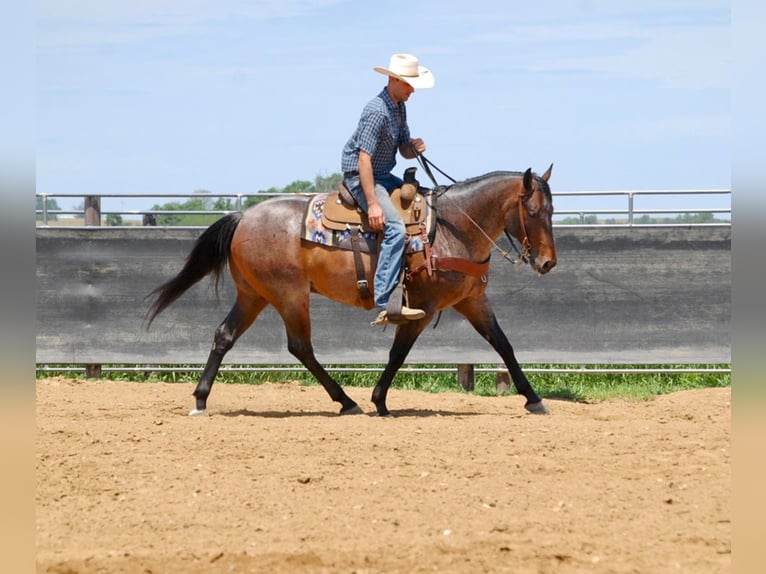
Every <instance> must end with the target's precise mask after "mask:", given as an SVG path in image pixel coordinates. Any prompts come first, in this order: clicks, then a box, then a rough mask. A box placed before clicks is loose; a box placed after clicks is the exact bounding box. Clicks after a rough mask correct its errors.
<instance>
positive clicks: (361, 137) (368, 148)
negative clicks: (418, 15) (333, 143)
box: [341, 88, 410, 177]
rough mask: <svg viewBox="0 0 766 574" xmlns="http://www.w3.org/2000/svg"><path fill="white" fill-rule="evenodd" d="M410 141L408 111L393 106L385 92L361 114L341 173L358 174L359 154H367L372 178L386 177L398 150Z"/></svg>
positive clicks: (346, 146)
mask: <svg viewBox="0 0 766 574" xmlns="http://www.w3.org/2000/svg"><path fill="white" fill-rule="evenodd" d="M409 141H410V128H409V127H408V126H407V108H406V107H405V106H404V102H401V103H400V104H398V105H397V104H394V101H393V100H392V99H391V96H389V95H388V92H387V91H386V90H385V88H384V89H383V91H382V92H380V93H379V94H378V95H377V96H376V97H374V98H373V99H372V100H370V102H369V103H368V104H367V105H366V106H365V107H364V110H362V117H361V118H359V125H358V126H357V128H356V131H355V132H354V133H353V135H352V136H351V137H350V138H349V140H348V141H347V142H346V145H345V146H344V147H343V156H342V158H341V170H342V171H343V172H344V173H346V172H349V171H357V170H358V169H359V150H364V151H365V152H367V153H368V154H370V157H371V158H372V173H373V175H374V176H376V177H378V176H382V175H387V174H389V173H391V171H393V169H394V166H395V165H396V152H397V151H398V149H399V146H400V145H401V144H403V143H407V142H409Z"/></svg>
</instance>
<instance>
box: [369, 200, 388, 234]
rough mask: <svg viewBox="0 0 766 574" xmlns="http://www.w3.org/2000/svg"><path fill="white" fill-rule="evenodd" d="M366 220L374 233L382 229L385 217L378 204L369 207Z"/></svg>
mask: <svg viewBox="0 0 766 574" xmlns="http://www.w3.org/2000/svg"><path fill="white" fill-rule="evenodd" d="M367 219H368V221H369V222H370V227H372V228H373V229H374V230H375V231H380V230H381V229H383V225H385V223H386V216H385V215H383V210H382V209H381V208H380V204H379V203H377V202H376V203H375V204H374V205H370V206H369V209H368V210H367Z"/></svg>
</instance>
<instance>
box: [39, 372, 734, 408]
mask: <svg viewBox="0 0 766 574" xmlns="http://www.w3.org/2000/svg"><path fill="white" fill-rule="evenodd" d="M133 366H134V365H104V368H107V367H114V368H117V369H119V368H125V367H133ZM47 367H48V368H47V369H46V370H42V369H38V371H37V377H38V378H43V377H52V376H64V377H71V378H82V377H84V376H85V371H84V369H83V370H82V371H57V370H56V366H55V365H49V366H47ZM359 367H364V368H374V369H380V368H382V366H381V365H359ZM439 367H440V368H449V367H450V366H448V365H441V366H439ZM495 367H496V365H476V368H477V369H480V368H486V369H490V370H492V371H494V369H495ZM617 367H618V366H616V365H588V366H587V367H582V366H581V365H522V368H523V369H525V370H526V371H527V377H528V378H529V380H530V382H531V383H532V386H533V387H534V389H535V390H536V391H537V393H538V394H539V395H540V396H542V397H544V398H545V397H548V398H558V399H565V400H571V401H578V402H597V401H603V400H608V399H616V398H620V399H627V400H633V401H642V400H647V399H649V398H651V397H654V396H657V395H661V394H666V393H672V392H675V391H681V390H689V389H701V388H709V387H728V386H730V385H731V374H730V373H729V372H723V371H724V370H726V369H730V365H621V366H619V367H620V368H623V369H633V370H636V369H642V370H644V371H647V370H658V369H666V370H667V369H672V368H679V369H680V368H683V369H687V370H692V369H696V370H702V369H718V372H714V373H710V372H696V373H695V372H673V373H668V372H642V373H598V372H587V371H588V370H591V371H593V370H594V369H615V368H617ZM174 368H177V369H189V368H192V369H196V368H198V366H197V365H176V366H174ZM327 368H328V370H329V371H330V373H331V374H332V375H333V376H334V377H335V378H336V380H337V381H338V382H339V383H340V384H341V385H342V386H346V387H373V386H374V385H375V383H376V382H377V379H378V377H379V374H380V373H379V371H378V372H365V371H343V372H333V367H332V366H328V367H327ZM344 368H349V367H348V366H345V367H344ZM148 369H151V368H150V367H148ZM535 369H549V370H550V369H557V370H565V369H568V370H571V371H573V372H566V373H563V372H532V371H534V370H535ZM583 371H585V372H583ZM102 378H105V379H111V380H122V381H134V382H153V381H161V382H170V383H181V382H184V383H188V382H196V381H197V379H198V378H199V372H194V371H189V370H174V371H165V372H160V371H155V372H151V371H149V374H148V377H146V376H145V375H144V372H143V371H138V372H136V371H120V370H115V371H105V372H103V374H102ZM284 381H297V382H299V383H300V384H303V385H316V384H318V383H317V382H316V381H315V380H314V378H313V377H312V376H311V375H310V374H309V373H308V371H306V370H305V369H302V368H297V367H296V368H295V370H288V371H263V370H258V369H257V367H254V368H252V369H249V368H248V369H247V370H243V371H222V372H220V373H219V375H218V377H217V379H216V383H230V384H255V385H257V384H261V383H266V382H274V383H279V382H284ZM393 387H394V388H398V389H408V390H418V391H425V392H431V393H440V392H445V391H457V392H465V391H463V389H462V387H461V386H460V385H459V384H458V382H457V370H456V369H453V370H452V372H449V373H438V372H437V373H433V372H432V373H429V372H411V371H410V372H408V370H407V368H406V367H405V368H404V369H402V371H400V372H399V374H398V375H397V377H396V379H395V380H394V383H393ZM473 392H474V393H475V394H477V395H482V396H495V395H497V394H498V392H497V388H496V383H495V374H494V372H476V373H475V377H474V390H473ZM515 392H516V391H515V389H514V388H513V387H512V388H511V390H510V391H508V393H511V394H513V393H515Z"/></svg>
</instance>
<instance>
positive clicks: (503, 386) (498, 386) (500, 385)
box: [495, 370, 511, 395]
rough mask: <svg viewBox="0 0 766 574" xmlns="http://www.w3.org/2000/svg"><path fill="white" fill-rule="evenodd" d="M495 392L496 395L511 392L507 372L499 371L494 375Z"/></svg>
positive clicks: (509, 378) (509, 377)
mask: <svg viewBox="0 0 766 574" xmlns="http://www.w3.org/2000/svg"><path fill="white" fill-rule="evenodd" d="M495 390H496V391H497V394H498V395H499V394H501V393H506V392H508V391H510V390H511V375H510V373H508V371H506V370H501V371H497V372H496V373H495Z"/></svg>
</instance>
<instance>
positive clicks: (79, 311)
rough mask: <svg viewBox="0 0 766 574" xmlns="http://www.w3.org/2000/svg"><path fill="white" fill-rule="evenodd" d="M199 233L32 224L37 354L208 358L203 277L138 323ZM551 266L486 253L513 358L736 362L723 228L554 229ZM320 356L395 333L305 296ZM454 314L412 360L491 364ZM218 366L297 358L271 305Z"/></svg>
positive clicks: (382, 358)
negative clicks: (535, 268) (538, 269)
mask: <svg viewBox="0 0 766 574" xmlns="http://www.w3.org/2000/svg"><path fill="white" fill-rule="evenodd" d="M200 233H201V230H200V229H188V228H161V227H142V228H138V227H136V228H110V227H101V228H98V227H93V228H76V229H74V228H70V229H67V228H38V229H37V301H38V303H37V362H38V363H40V364H49V363H73V364H101V363H129V364H146V363H151V364H187V363H204V362H205V360H206V359H207V354H208V351H209V348H210V344H211V341H212V337H213V331H214V329H215V328H216V327H217V326H218V324H219V323H220V322H221V321H222V320H223V318H224V317H225V315H226V314H227V313H228V310H229V308H230V306H231V304H232V302H233V288H232V284H231V281H230V280H229V278H228V276H227V277H226V280H225V281H224V282H223V285H222V289H221V293H220V300H218V301H217V300H216V297H215V294H214V292H213V289H212V285H211V283H210V282H208V281H207V280H205V281H203V282H201V283H200V284H198V285H197V286H195V287H194V288H193V289H191V290H190V291H189V292H187V294H186V295H184V297H182V298H181V299H180V300H179V301H178V302H176V303H175V304H174V305H173V306H172V307H170V308H169V309H168V310H166V311H165V312H164V313H163V314H162V315H160V316H159V317H158V318H157V320H156V321H155V323H154V324H153V325H152V328H151V330H150V331H148V332H147V331H146V330H145V329H144V326H143V317H144V314H145V312H146V309H147V305H148V303H147V301H145V299H144V298H145V297H146V295H147V294H148V293H149V292H150V291H151V290H152V289H153V288H154V287H156V286H157V285H159V284H160V283H162V282H164V281H166V280H167V279H169V278H170V277H172V276H173V275H174V274H175V273H176V272H177V271H178V270H179V269H180V267H181V265H182V263H183V261H184V259H185V257H186V255H187V253H188V252H189V249H190V248H191V245H192V243H193V242H194V240H195V239H196V237H197V236H198V235H199V234H200ZM556 240H557V247H558V256H559V263H558V266H557V267H556V269H555V270H554V271H553V272H551V273H550V274H548V275H545V276H541V277H538V276H537V275H535V274H534V273H533V272H532V270H531V268H529V267H528V266H520V267H514V266H512V265H510V264H509V263H507V262H506V261H504V260H503V259H502V258H500V257H498V256H497V255H494V256H493V261H492V264H491V268H490V276H489V287H488V289H489V296H490V299H491V301H492V302H493V305H494V308H495V312H496V314H497V317H498V321H499V322H500V324H501V326H502V327H503V328H504V330H505V332H506V334H507V335H508V336H509V338H510V340H511V343H512V344H513V345H514V348H515V350H516V353H517V356H518V358H519V361H520V362H522V363H582V364H594V363H598V364H615V365H617V364H670V363H672V364H693V363H730V362H731V346H730V335H731V228H730V227H684V228H681V227H632V228H606V227H605V228H567V227H563V226H562V227H558V228H556ZM311 315H312V320H313V337H314V345H315V349H316V353H317V357H318V358H319V360H320V361H322V362H324V363H328V364H369V363H385V362H386V361H387V358H388V349H389V347H390V345H391V342H392V339H393V334H394V329H393V328H388V329H386V330H385V331H384V330H382V329H380V328H373V327H370V326H369V322H370V320H371V319H372V313H371V312H369V311H364V310H361V309H354V308H349V307H343V306H340V305H338V304H336V303H334V302H332V301H329V300H327V299H324V298H321V297H318V296H317V297H314V298H312V310H311ZM499 361H500V358H499V357H498V356H497V355H496V354H495V352H494V351H493V350H492V349H491V348H490V347H489V345H488V343H487V342H486V341H484V339H482V338H481V337H480V336H479V335H478V334H477V333H476V332H475V331H474V330H473V329H472V327H471V326H470V325H468V323H467V322H466V321H465V320H464V319H463V318H462V317H461V316H460V315H458V314H457V313H455V312H454V311H451V310H448V311H445V312H444V314H443V316H442V318H441V320H440V322H439V324H438V326H437V327H436V329H432V328H431V327H429V328H427V329H426V331H425V332H424V333H423V335H422V336H421V337H420V339H419V340H418V342H417V343H416V344H415V347H414V348H413V350H412V352H411V353H410V356H409V358H408V361H407V362H408V363H410V364H422V363H426V364H460V363H462V364H472V363H473V364H482V363H490V364H491V363H498V362H499ZM226 363H227V364H282V363H295V360H294V358H293V357H292V356H291V355H290V354H289V353H288V352H287V349H286V337H285V334H284V328H283V326H282V323H281V321H280V319H279V317H278V315H277V314H276V312H275V311H274V310H273V309H271V308H268V309H266V310H265V311H264V312H263V313H262V315H261V317H260V318H259V319H258V321H256V323H255V324H254V325H253V327H252V328H251V329H250V330H249V331H248V332H247V333H246V334H245V335H244V336H243V337H242V338H241V339H240V341H239V342H238V343H237V345H236V346H235V348H234V349H233V350H232V351H231V352H230V353H229V355H228V356H227V360H226Z"/></svg>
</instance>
